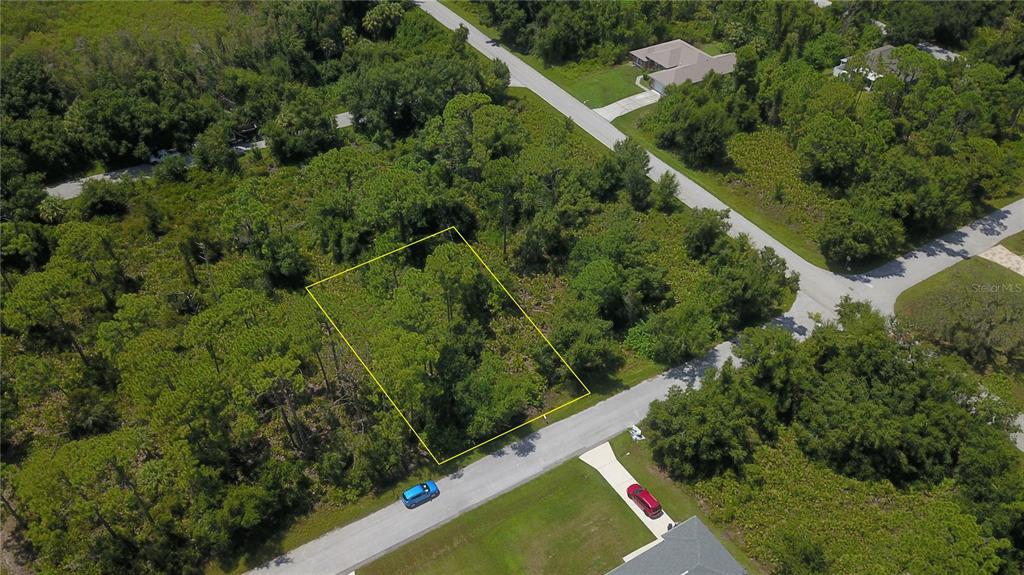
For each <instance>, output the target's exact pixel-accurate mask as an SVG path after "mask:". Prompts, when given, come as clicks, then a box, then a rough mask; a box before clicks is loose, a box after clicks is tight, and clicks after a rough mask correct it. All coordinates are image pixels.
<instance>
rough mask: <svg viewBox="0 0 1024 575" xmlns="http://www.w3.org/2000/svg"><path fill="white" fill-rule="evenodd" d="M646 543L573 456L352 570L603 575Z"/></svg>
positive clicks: (368, 574)
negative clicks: (410, 541)
mask: <svg viewBox="0 0 1024 575" xmlns="http://www.w3.org/2000/svg"><path fill="white" fill-rule="evenodd" d="M506 457H514V455H511V454H509V455H506ZM441 497H444V493H441ZM429 506H430V504H429V503H428V504H427V505H426V506H425V508H424V510H425V511H427V512H429ZM651 540H653V537H652V536H651V534H650V532H649V531H648V530H647V528H646V527H644V526H643V524H642V523H641V522H640V520H639V519H637V518H636V516H635V515H634V514H633V512H632V511H630V510H629V509H628V508H627V507H626V504H625V503H624V502H623V501H622V499H621V498H620V497H619V496H618V495H617V494H616V493H615V492H614V491H613V490H612V488H611V487H610V486H609V485H608V483H607V482H606V481H605V480H604V479H603V478H602V477H601V475H600V474H599V473H598V472H597V471H596V470H594V469H593V468H591V467H590V466H589V465H587V464H585V463H583V462H582V461H580V460H579V459H573V460H571V461H568V462H566V463H564V464H562V465H560V466H559V467H556V468H555V469H553V470H551V471H549V472H547V473H545V474H544V475H541V476H540V477H538V478H537V479H534V480H533V481H530V482H529V483H526V484H525V485H522V486H520V487H518V488H516V489H514V490H512V491H510V492H508V493H506V494H504V495H502V496H500V497H498V498H497V499H495V500H493V501H491V502H488V503H485V504H484V505H482V506H481V507H478V508H476V509H474V510H472V511H470V512H468V513H464V514H462V515H461V516H459V517H458V518H456V519H455V520H454V521H452V522H451V523H448V524H446V525H444V526H442V527H440V528H438V529H435V530H433V531H431V532H429V533H427V534H426V535H424V536H422V537H420V538H419V539H417V540H415V541H413V542H412V543H409V544H407V545H405V546H404V547H401V548H399V549H398V550H396V551H394V552H392V553H390V554H388V555H385V556H384V557H382V558H380V559H378V560H376V561H374V562H373V563H371V564H369V565H367V566H365V567H361V568H359V569H358V570H357V572H358V573H359V574H360V575H374V574H377V575H393V574H394V573H402V574H404V575H428V574H437V575H448V574H451V573H460V574H481V575H492V574H494V573H529V574H545V573H550V574H552V575H561V574H564V573H573V574H580V575H584V574H588V573H593V574H595V575H600V574H603V573H607V572H608V571H610V570H611V569H613V568H615V567H616V566H618V565H619V564H621V563H622V557H623V556H624V555H626V554H628V553H630V552H632V551H634V550H635V549H638V548H639V547H641V546H643V545H646V544H647V543H649V542H650V541H651Z"/></svg>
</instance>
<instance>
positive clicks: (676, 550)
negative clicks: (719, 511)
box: [607, 516, 747, 575]
mask: <svg viewBox="0 0 1024 575" xmlns="http://www.w3.org/2000/svg"><path fill="white" fill-rule="evenodd" d="M683 573H685V574H687V575H746V573H747V572H746V571H745V570H744V569H743V567H742V566H740V564H739V563H738V562H736V560H735V559H733V557H732V555H730V554H729V552H728V551H727V550H726V549H725V547H723V546H722V544H721V542H719V541H718V539H716V538H715V536H714V534H713V533H711V530H709V529H708V528H707V526H706V525H704V523H702V522H701V520H700V518H698V517H697V516H693V517H691V518H689V519H687V520H686V521H684V522H682V523H680V524H679V525H676V526H675V527H673V528H672V529H670V530H669V531H668V532H666V533H665V535H664V536H663V541H661V542H660V543H658V544H656V545H655V546H653V547H651V548H650V549H648V550H647V551H644V552H643V553H641V554H640V555H638V556H636V557H634V558H633V559H631V560H629V561H628V562H626V563H623V564H622V565H619V566H618V567H616V568H615V569H613V570H612V571H610V572H609V573H608V574H607V575H682V574H683Z"/></svg>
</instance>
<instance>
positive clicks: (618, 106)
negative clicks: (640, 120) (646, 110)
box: [594, 90, 661, 122]
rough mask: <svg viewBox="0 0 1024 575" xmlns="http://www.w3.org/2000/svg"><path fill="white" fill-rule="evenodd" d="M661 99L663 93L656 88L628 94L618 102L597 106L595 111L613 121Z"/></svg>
mask: <svg viewBox="0 0 1024 575" xmlns="http://www.w3.org/2000/svg"><path fill="white" fill-rule="evenodd" d="M660 99H661V94H659V93H658V92H655V91H654V90H644V91H643V92H640V93H639V94H633V95H632V96H627V97H625V98H623V99H621V100H619V101H618V102H612V103H611V104H608V105H607V106H605V107H603V108H595V109H594V111H595V112H597V115H599V116H601V117H602V118H604V119H605V120H608V121H609V122H611V121H612V120H614V119H615V118H618V117H619V116H623V115H625V114H628V113H630V112H632V111H634V110H639V109H640V108H643V107H644V106H650V105H651V104H653V103H655V102H657V101H658V100H660Z"/></svg>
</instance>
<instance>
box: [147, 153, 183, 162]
mask: <svg viewBox="0 0 1024 575" xmlns="http://www.w3.org/2000/svg"><path fill="white" fill-rule="evenodd" d="M179 155H181V154H179V153H178V150H157V151H156V152H155V153H153V154H151V155H150V156H149V163H150V164H159V163H160V162H162V161H164V160H166V159H167V158H170V157H171V156H179Z"/></svg>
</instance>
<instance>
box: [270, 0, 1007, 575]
mask: <svg viewBox="0 0 1024 575" xmlns="http://www.w3.org/2000/svg"><path fill="white" fill-rule="evenodd" d="M420 7H421V8H422V9H423V10H424V11H426V12H427V13H428V14H430V15H431V16H432V17H434V18H435V19H436V20H437V21H438V22H440V23H441V24H443V25H444V26H446V27H447V28H450V29H455V28H457V27H458V26H459V25H462V26H465V27H466V28H467V29H468V30H469V43H470V45H472V46H473V47H474V48H475V49H477V50H478V51H480V52H481V53H482V54H484V55H485V56H487V57H488V58H498V59H500V60H501V61H503V62H504V63H505V64H506V65H507V66H508V68H509V71H510V73H511V80H512V84H513V85H517V86H525V87H527V88H529V89H530V90H532V91H533V92H535V93H536V94H538V95H539V96H540V97H541V98H543V99H544V100H545V101H547V102H548V103H549V104H551V105H552V106H554V107H555V108H556V109H557V110H559V111H560V112H561V113H563V114H565V115H566V116H568V117H569V118H571V119H572V120H573V121H574V122H575V123H576V124H577V125H579V126H580V127H581V128H582V129H584V130H585V131H587V132H588V133H589V134H591V135H592V136H594V137H595V138H596V139H597V140H598V141H600V142H601V143H603V144H604V145H605V146H608V147H609V148H610V147H612V146H614V145H615V143H616V142H618V141H620V140H622V139H625V135H624V134H622V132H620V131H619V130H618V129H617V128H615V127H614V126H613V125H612V124H611V123H610V122H608V121H607V120H605V119H604V118H603V117H601V116H600V115H598V114H597V113H596V112H595V111H593V110H591V109H590V108H588V107H587V106H586V105H584V104H583V103H582V102H580V101H578V100H577V99H575V98H574V97H572V96H571V95H569V94H568V93H567V92H565V91H564V90H562V89H561V88H560V87H558V86H557V85H556V84H554V83H553V82H551V81H550V80H548V79H547V78H545V77H544V76H543V75H541V74H540V73H539V72H537V71H536V70H534V69H533V68H532V67H530V66H528V65H527V64H526V63H524V62H523V61H522V60H520V59H519V58H518V57H516V56H515V55H514V54H512V53H511V52H509V51H508V50H506V49H504V48H502V47H501V46H499V45H497V43H495V42H493V41H491V40H490V39H489V38H488V37H486V36H485V35H484V34H482V33H481V32H480V31H479V30H477V29H476V28H474V27H473V26H472V25H470V24H469V23H468V22H466V21H465V20H463V19H462V18H460V17H459V16H458V15H456V14H455V13H453V12H452V11H451V10H449V9H448V8H446V7H444V6H442V5H441V4H439V3H437V2H434V1H427V2H423V3H421V4H420ZM651 168H652V169H651V172H650V176H651V178H653V179H655V180H657V179H658V178H659V177H660V176H661V175H662V174H663V173H665V172H669V173H671V174H673V175H674V176H675V177H676V180H677V181H678V182H679V190H678V193H677V196H678V197H679V199H680V200H681V201H682V202H684V203H685V204H687V205H689V206H691V207H706V208H714V209H725V208H726V207H727V206H726V205H725V204H723V203H722V202H721V201H720V200H719V199H718V198H716V197H715V196H714V195H712V194H711V193H710V192H708V191H707V190H704V189H703V188H701V187H700V186H699V185H697V184H696V183H695V182H693V181H692V180H690V179H689V178H687V177H686V176H685V175H683V174H681V173H679V172H677V171H676V170H674V169H672V168H671V167H669V166H668V165H667V164H665V163H664V162H662V161H661V160H659V159H658V158H656V157H654V156H653V155H652V156H651ZM730 222H731V224H732V230H731V233H733V234H740V233H744V234H747V235H748V236H750V238H751V240H752V241H753V242H754V243H755V244H756V245H758V246H767V247H771V248H772V249H774V250H775V251H776V253H778V254H779V255H780V256H781V257H782V258H784V259H785V261H786V263H787V265H788V266H789V268H790V269H791V270H794V271H796V272H798V273H799V274H800V292H799V294H798V296H797V299H796V302H795V303H794V305H793V307H792V308H791V309H790V310H789V312H788V313H786V314H785V315H784V316H783V317H780V318H777V319H776V320H774V321H775V323H778V324H780V325H783V326H785V327H787V328H788V329H790V330H791V331H792V332H793V333H794V334H796V335H797V336H798V337H800V336H803V335H806V334H807V333H808V332H809V330H810V329H812V328H813V322H812V320H811V318H810V317H809V314H812V313H817V314H820V315H821V316H822V317H826V318H828V317H832V315H833V309H834V307H835V305H836V303H838V302H839V300H840V299H841V298H842V297H843V296H850V297H852V298H854V299H858V300H865V301H869V302H871V303H872V305H873V306H874V307H876V308H877V309H878V310H879V311H881V312H882V313H885V314H891V313H892V312H893V306H894V304H895V301H896V298H897V296H899V294H900V293H902V292H903V291H904V290H906V289H907V288H909V287H910V286H912V285H914V284H916V283H918V282H920V281H923V280H925V279H927V278H928V277H930V276H932V275H934V274H936V273H938V272H940V271H942V270H944V269H946V268H948V267H950V266H952V265H953V264H955V263H957V262H959V261H961V260H963V259H965V258H969V257H971V256H973V255H976V254H978V253H981V252H982V251H984V250H986V249H988V248H990V247H992V246H993V245H995V244H997V243H999V242H1000V241H1002V240H1003V239H1005V238H1006V237H1008V236H1010V235H1013V234H1015V233H1017V232H1020V231H1022V230H1024V200H1020V201H1017V202H1015V203H1013V204H1010V205H1009V206H1007V207H1006V208H1004V209H1002V210H998V211H996V212H993V213H992V214H989V215H988V216H986V217H984V218H981V219H980V220H978V221H976V222H974V223H972V224H970V225H968V226H965V227H963V228H961V229H959V230H957V231H954V232H951V233H949V234H946V235H944V236H942V237H941V238H938V239H935V240H933V241H931V242H929V243H927V244H925V245H923V246H921V247H920V248H919V249H917V250H915V251H913V252H910V253H908V254H905V255H904V256H902V257H900V258H898V259H896V260H893V261H891V262H889V263H886V264H885V265H882V266H881V267H879V268H877V269H875V270H873V271H871V272H868V273H864V274H851V275H844V274H837V273H833V272H831V271H828V270H825V269H821V268H819V267H816V266H814V265H812V264H810V263H809V262H807V261H806V260H804V259H803V258H801V257H800V256H798V255H797V254H795V253H794V252H793V251H792V250H790V249H789V248H787V247H786V246H784V245H782V244H781V243H780V242H778V241H777V240H775V239H774V238H773V237H771V236H770V235H769V234H768V233H766V232H764V231H763V230H761V229H760V228H758V227H757V226H755V225H754V224H753V223H751V222H750V221H749V220H747V219H746V218H744V217H743V216H741V215H739V214H737V213H735V212H731V214H730ZM730 357H732V344H731V343H730V342H724V343H721V344H719V345H718V346H717V347H715V349H714V350H712V351H711V353H709V354H708V355H707V356H705V357H704V358H701V359H699V360H694V361H691V362H689V363H687V364H685V365H683V366H679V367H676V368H673V369H671V370H669V371H668V372H666V373H664V374H662V375H659V376H657V377H654V378H651V379H649V380H647V381H644V382H643V383H641V384H639V385H637V386H635V387H633V388H631V389H629V390H627V391H624V392H622V393H619V394H617V395H615V396H613V397H611V398H608V399H606V400H604V401H602V402H600V403H598V404H597V405H595V406H593V407H590V408H588V409H586V410H584V411H582V412H580V413H577V414H575V415H573V416H571V417H568V418H566V419H564V420H561V421H559V422H556V423H553V424H551V425H549V426H546V427H544V428H542V429H541V430H540V431H538V432H536V433H534V434H533V435H531V436H529V437H527V438H525V439H523V440H521V441H519V442H517V443H515V444H513V445H511V446H508V447H506V448H504V449H502V450H500V451H498V452H496V453H493V454H491V455H488V456H486V457H484V458H483V459H480V460H478V461H476V462H475V463H472V464H471V465H468V466H466V467H465V468H463V469H462V470H460V471H458V472H457V473H455V474H453V475H451V476H449V477H446V478H442V479H440V480H439V481H437V485H438V487H439V489H440V491H441V493H442V494H443V495H442V496H441V497H439V498H438V499H436V500H434V501H431V502H430V503H428V504H425V505H423V506H421V507H418V508H416V509H414V510H407V509H405V507H404V506H403V505H402V504H401V503H399V502H398V501H396V502H395V503H393V504H392V505H390V506H388V507H386V508H384V509H382V510H380V511H378V512H376V513H373V514H371V515H368V516H366V517H364V518H362V519H360V520H358V521H355V522H353V523H350V524H348V525H346V526H344V527H341V528H339V529H336V530H334V531H332V532H330V533H328V534H326V535H324V536H323V537H320V538H319V539H317V540H315V541H312V542H310V543H307V544H306V545H303V546H301V547H299V548H297V549H294V550H292V551H289V552H288V553H286V554H284V555H282V556H280V557H278V558H276V559H273V560H271V561H270V562H268V563H267V564H265V565H263V566H261V567H259V568H257V569H254V570H253V571H252V573H258V574H269V573H274V574H278V573H280V574H285V573H287V574H304V575H306V574H310V575H312V574H325V575H335V574H343V575H344V574H348V573H350V572H352V571H353V570H355V569H356V568H357V567H359V566H360V565H364V564H366V563H367V562H369V561H371V560H373V559H374V558H376V557H379V556H381V555H383V554H385V553H387V552H388V551H390V550H391V549H394V548H396V547H398V546H400V545H402V544H403V543H405V542H407V541H410V540H411V539H413V538H415V537H417V536H418V535H420V534H422V533H424V532H426V531H428V530H430V529H433V528H436V527H438V526H440V525H443V524H444V523H446V522H448V521H451V520H452V519H454V518H455V517H457V516H459V515H460V514H462V513H464V512H466V511H468V510H470V509H473V508H474V507H477V506H479V505H481V504H482V503H484V502H486V501H488V500H490V499H493V498H494V497H496V496H498V495H500V494H502V493H505V492H507V491H509V490H511V489H513V488H515V487H516V486H518V485H520V484H522V483H525V482H526V481H529V480H530V479H533V478H534V477H537V476H538V475H540V474H542V473H544V472H545V471H547V470H548V469H551V468H553V467H555V466H557V465H558V464H560V463H562V462H564V461H566V460H568V459H570V458H573V457H576V456H578V455H580V454H581V453H583V452H585V451H587V450H589V449H590V448H592V447H594V446H596V445H599V444H601V443H603V442H605V441H607V440H608V439H610V438H611V437H613V436H615V435H617V434H618V433H620V432H621V431H622V430H624V429H626V428H627V427H628V426H630V425H632V424H634V423H637V422H638V421H640V420H641V419H643V417H644V416H645V415H646V413H647V408H648V405H649V404H650V403H651V401H653V400H655V399H660V398H662V397H663V396H664V395H665V394H666V392H667V391H668V389H669V388H670V387H671V386H673V385H678V386H682V387H687V386H697V385H699V384H700V375H701V374H702V373H703V372H704V370H705V369H707V368H708V367H711V366H720V365H722V364H723V363H724V362H725V361H726V360H727V359H729V358H730ZM1018 447H1024V446H1022V445H1021V442H1020V441H1018Z"/></svg>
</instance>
